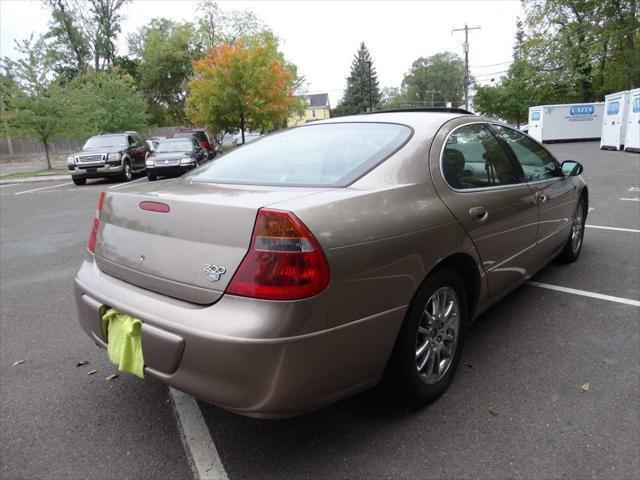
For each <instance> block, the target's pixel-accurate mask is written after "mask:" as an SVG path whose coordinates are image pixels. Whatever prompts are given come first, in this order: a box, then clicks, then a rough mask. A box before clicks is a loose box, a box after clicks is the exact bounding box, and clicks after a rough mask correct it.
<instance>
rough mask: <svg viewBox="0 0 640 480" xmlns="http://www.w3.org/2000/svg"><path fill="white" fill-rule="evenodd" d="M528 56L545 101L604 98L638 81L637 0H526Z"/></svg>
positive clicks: (639, 27) (525, 46)
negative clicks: (607, 94)
mask: <svg viewBox="0 0 640 480" xmlns="http://www.w3.org/2000/svg"><path fill="white" fill-rule="evenodd" d="M523 3H524V7H525V13H526V21H525V25H526V27H527V29H526V36H525V40H524V42H523V52H524V59H525V60H526V61H527V62H528V63H529V65H530V71H531V74H532V76H533V77H532V78H533V79H534V80H535V84H536V85H537V87H536V88H535V90H536V92H535V95H534V96H535V97H537V98H539V99H541V103H556V102H574V101H575V102H582V101H595V100H601V99H602V97H603V95H605V94H606V93H611V92H614V91H618V90H623V89H627V88H633V87H636V86H638V85H639V84H640V66H639V65H640V52H639V49H638V43H639V42H640V20H639V18H638V15H639V13H638V3H637V0H608V1H599V0H524V2H523Z"/></svg>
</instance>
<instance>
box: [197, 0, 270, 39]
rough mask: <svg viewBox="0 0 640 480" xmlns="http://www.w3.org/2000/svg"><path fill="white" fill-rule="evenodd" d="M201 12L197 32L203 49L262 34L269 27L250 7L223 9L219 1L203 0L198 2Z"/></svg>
mask: <svg viewBox="0 0 640 480" xmlns="http://www.w3.org/2000/svg"><path fill="white" fill-rule="evenodd" d="M197 11H198V12H200V15H199V16H198V19H197V21H196V32H197V36H198V41H199V44H200V45H201V46H202V48H203V51H209V50H210V49H211V48H212V47H215V46H216V45H220V44H222V43H235V42H237V41H238V40H240V39H244V40H245V41H246V40H247V39H249V38H251V37H255V36H261V35H262V34H263V33H264V32H265V31H267V32H269V29H268V28H267V27H266V26H265V25H264V23H263V22H262V20H261V19H260V18H259V17H258V16H257V15H256V14H255V13H254V12H253V11H252V10H250V9H246V10H222V9H221V8H220V7H219V6H218V4H217V2H215V1H213V0H203V1H201V2H199V3H198V8H197Z"/></svg>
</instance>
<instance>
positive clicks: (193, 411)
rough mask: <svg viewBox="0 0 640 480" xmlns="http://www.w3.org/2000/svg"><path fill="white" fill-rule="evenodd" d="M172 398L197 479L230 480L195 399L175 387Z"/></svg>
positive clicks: (182, 436) (170, 392) (172, 390)
mask: <svg viewBox="0 0 640 480" xmlns="http://www.w3.org/2000/svg"><path fill="white" fill-rule="evenodd" d="M169 397H170V398H171V403H172V404H173V409H174V411H175V414H176V419H177V421H178V429H179V430H180V437H181V438H182V444H183V445H184V449H185V450H186V453H187V457H189V460H190V462H189V463H190V465H191V468H192V470H193V476H194V477H195V478H196V479H199V480H228V479H229V477H228V476H227V472H226V470H225V469H224V466H223V465H222V461H221V460H220V456H219V455H218V450H217V449H216V446H215V445H214V444H213V439H212V438H211V434H210V433H209V429H208V428H207V424H206V423H205V422H204V418H202V412H201V411H200V407H198V404H197V403H196V401H195V399H194V398H193V397H192V396H191V395H187V394H186V393H183V392H181V391H179V390H176V389H175V388H171V387H169Z"/></svg>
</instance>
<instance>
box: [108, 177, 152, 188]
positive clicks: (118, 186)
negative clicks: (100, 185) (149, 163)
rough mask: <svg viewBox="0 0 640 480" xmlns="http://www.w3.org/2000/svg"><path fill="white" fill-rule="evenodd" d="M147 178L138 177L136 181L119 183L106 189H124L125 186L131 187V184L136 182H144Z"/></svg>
mask: <svg viewBox="0 0 640 480" xmlns="http://www.w3.org/2000/svg"><path fill="white" fill-rule="evenodd" d="M146 179H147V177H140V178H139V179H137V180H133V181H132V182H123V183H119V184H117V185H113V186H111V187H108V189H109V190H111V189H112V188H120V187H126V186H127V185H131V184H132V183H137V182H141V181H142V180H146Z"/></svg>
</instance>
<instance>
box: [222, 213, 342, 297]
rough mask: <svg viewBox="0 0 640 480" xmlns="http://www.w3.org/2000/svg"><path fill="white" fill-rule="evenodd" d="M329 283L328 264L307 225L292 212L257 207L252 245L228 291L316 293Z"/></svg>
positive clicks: (275, 294) (249, 294)
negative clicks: (258, 208)
mask: <svg viewBox="0 0 640 480" xmlns="http://www.w3.org/2000/svg"><path fill="white" fill-rule="evenodd" d="M328 284H329V265H328V263H327V259H326V258H325V256H324V253H323V252H322V249H321V248H320V245H319V244H318V242H317V241H316V239H315V238H314V237H313V235H312V234H311V232H310V231H309V229H308V228H307V227H306V226H305V225H304V224H303V223H302V222H301V221H300V219H298V217H296V216H295V215H294V214H293V213H291V212H285V211H282V210H273V209H268V208H262V209H260V210H258V216H257V218H256V225H255V228H254V229H253V237H252V239H251V247H250V248H249V251H248V252H247V254H246V256H245V257H244V259H243V260H242V263H241V264H240V266H239V267H238V270H237V271H236V273H235V275H234V276H233V278H232V279H231V282H230V283H229V286H228V287H227V293H229V294H233V295H241V296H243V297H253V298H262V299H269V300H297V299H300V298H307V297H311V296H313V295H317V294H318V293H320V292H322V291H323V290H324V289H325V288H326V287H327V285H328Z"/></svg>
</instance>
